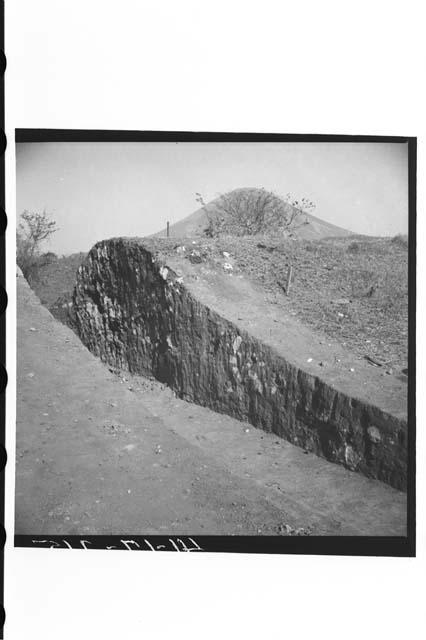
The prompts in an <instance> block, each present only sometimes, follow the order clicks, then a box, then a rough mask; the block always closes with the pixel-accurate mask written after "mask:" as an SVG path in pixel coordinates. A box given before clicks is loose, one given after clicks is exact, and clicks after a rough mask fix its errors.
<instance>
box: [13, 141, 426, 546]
mask: <svg viewBox="0 0 426 640" xmlns="http://www.w3.org/2000/svg"><path fill="white" fill-rule="evenodd" d="M15 142H16V143H24V142H26V143H28V142H186V143H188V142H216V143H217V142H251V143H256V142H280V143H285V142H293V143H294V142H311V143H312V142H326V143H378V144H380V143H394V144H405V143H407V144H408V216H409V225H408V226H409V235H408V242H409V248H408V251H409V254H408V305H409V327H408V445H407V446H408V469H407V477H408V486H407V536H406V537H369V536H368V537H367V536H365V537H364V536H359V537H358V536H356V537H354V536H321V537H320V536H300V537H292V536H174V535H173V536H143V534H139V533H137V532H130V533H127V534H123V535H120V536H85V537H84V538H83V537H80V536H65V537H64V536H56V535H54V536H49V535H48V534H46V535H43V536H38V535H37V536H30V535H15V537H14V544H15V546H16V547H33V548H46V547H48V548H69V549H77V548H78V549H111V550H117V549H123V550H146V551H178V552H190V551H196V552H200V551H205V552H226V553H262V554H305V555H312V554H313V555H359V556H400V557H413V556H415V543H416V540H415V526H416V517H415V504H416V502H415V501H416V486H415V473H416V460H415V442H416V409H415V397H416V167H417V139H416V138H414V137H404V136H363V135H357V136H352V135H326V134H274V133H224V132H220V133H219V132H217V133H214V132H182V131H181V132H176V131H112V130H111V131H105V130H59V129H16V131H15ZM2 396H4V394H2ZM3 423H4V420H3Z"/></svg>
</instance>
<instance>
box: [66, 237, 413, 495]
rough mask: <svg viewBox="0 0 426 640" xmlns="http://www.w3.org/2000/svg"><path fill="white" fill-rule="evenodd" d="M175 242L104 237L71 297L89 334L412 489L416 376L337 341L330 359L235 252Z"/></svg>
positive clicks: (230, 410)
mask: <svg viewBox="0 0 426 640" xmlns="http://www.w3.org/2000/svg"><path fill="white" fill-rule="evenodd" d="M162 248H164V249H165V251H164V252H163V255H162V253H161V251H162ZM170 248H171V244H170V242H168V243H167V242H166V243H165V242H162V241H160V240H158V239H156V240H147V239H144V240H138V239H133V240H130V239H113V240H108V241H103V242H100V243H98V244H97V245H95V247H94V248H93V249H92V250H91V252H90V253H89V255H88V257H87V259H86V261H85V262H84V264H83V265H82V266H80V267H79V269H78V274H77V283H76V286H75V290H74V295H73V298H72V319H73V324H74V328H75V331H76V332H77V334H78V335H79V337H80V338H81V340H82V342H83V344H85V345H86V346H87V347H88V348H89V350H90V351H91V352H92V353H94V354H95V355H97V356H99V357H100V358H101V359H102V360H103V361H104V362H107V363H108V364H109V365H110V366H112V367H115V368H117V369H127V370H128V371H130V372H131V373H132V374H142V375H147V374H148V375H152V376H154V377H155V378H157V380H159V381H160V382H163V383H166V384H167V385H168V386H170V387H171V388H172V389H173V390H174V391H175V392H176V394H177V395H178V397H180V398H182V399H185V400H189V401H191V402H194V403H196V404H198V405H201V406H204V407H208V408H210V409H213V410H214V411H217V412H220V413H223V414H228V415H229V416H231V417H233V418H237V419H239V420H246V421H248V422H250V423H251V424H253V425H254V426H256V427H259V428H261V429H263V430H264V431H267V432H270V433H274V434H276V435H278V436H280V437H282V438H285V439H286V440H288V441H289V442H291V443H293V444H296V445H298V446H300V447H303V448H304V449H305V450H306V451H309V452H313V453H315V454H317V455H319V456H321V457H324V458H326V459H327V460H330V461H332V462H337V463H340V464H343V465H344V466H345V467H347V468H348V469H351V470H356V471H359V472H361V473H362V474H364V475H366V476H368V477H371V478H377V479H379V480H382V481H384V482H386V483H388V484H390V485H392V486H393V487H395V488H397V489H401V490H404V489H405V488H406V477H407V470H406V467H407V422H406V383H404V382H401V381H399V380H398V379H396V378H393V377H390V376H388V377H386V376H383V375H382V374H381V372H378V371H376V370H375V369H374V368H372V367H369V365H368V364H367V363H363V362H361V361H359V362H357V363H356V365H355V366H349V364H348V363H349V359H350V358H349V355H348V354H347V353H346V352H345V351H344V350H343V351H342V350H341V348H339V347H338V346H336V345H335V346H334V347H333V349H332V352H333V354H334V359H335V360H336V362H337V363H338V364H336V362H327V358H329V356H330V349H329V348H327V347H326V346H324V345H323V344H322V341H319V340H318V338H316V337H315V336H314V335H313V334H312V333H310V332H309V330H307V329H306V328H304V327H301V326H299V325H298V323H297V321H296V320H295V319H291V318H290V317H286V316H285V315H283V314H282V313H280V312H279V311H278V310H277V309H276V308H274V307H273V306H272V305H270V304H269V303H268V301H267V300H266V299H265V297H264V296H263V297H262V293H261V292H260V291H259V290H258V289H256V287H255V286H253V284H252V283H251V282H250V281H249V280H248V279H247V278H246V277H245V276H244V275H243V274H238V270H237V269H234V267H233V265H232V264H230V263H229V262H228V258H227V257H226V259H225V261H223V264H221V265H219V266H218V265H216V266H215V267H214V268H213V266H212V265H211V264H209V263H208V261H206V260H204V259H203V256H202V255H200V252H198V251H196V250H195V249H192V255H193V256H194V260H188V259H186V258H187V257H188V256H189V255H191V254H190V253H189V251H188V249H185V247H183V251H182V246H181V245H179V244H177V245H176V241H174V246H173V251H174V253H171V252H170ZM194 252H195V253H194ZM183 253H185V256H183ZM199 257H200V258H201V259H200V260H199V259H198V258H199ZM195 258H196V259H195ZM227 265H228V266H227ZM330 346H331V345H330ZM336 354H337V355H338V356H339V357H337V356H336ZM309 356H311V357H309ZM324 365H326V366H324Z"/></svg>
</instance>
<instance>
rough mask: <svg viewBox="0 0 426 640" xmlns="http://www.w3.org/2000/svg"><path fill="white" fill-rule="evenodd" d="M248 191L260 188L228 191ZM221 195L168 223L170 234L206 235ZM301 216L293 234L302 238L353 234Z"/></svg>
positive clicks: (186, 236) (161, 235) (304, 214)
mask: <svg viewBox="0 0 426 640" xmlns="http://www.w3.org/2000/svg"><path fill="white" fill-rule="evenodd" d="M250 192H253V193H255V192H260V189H256V188H249V187H244V188H240V189H234V190H233V191H231V192H229V194H228V195H231V194H241V193H250ZM221 198H222V196H218V197H217V198H215V199H214V200H212V201H211V202H209V203H207V204H206V205H204V206H203V207H200V209H197V210H196V211H194V212H193V213H191V214H190V215H188V216H186V217H185V218H183V219H182V220H179V221H178V222H176V223H174V224H172V225H170V236H172V237H176V238H193V237H200V236H205V235H206V229H207V227H208V224H209V217H211V216H214V215H217V214H218V211H219V203H220V201H221ZM283 204H284V206H285V208H286V209H287V210H288V212H289V214H290V213H292V212H293V211H295V208H294V207H292V205H291V204H289V203H285V202H284V201H283ZM303 217H304V219H305V220H306V222H307V224H303V225H301V226H299V227H298V228H297V229H295V231H294V236H295V237H297V238H300V239H302V240H320V239H322V238H327V237H347V236H351V235H353V233H352V231H349V230H348V229H343V228H342V227H338V226H336V225H334V224H331V223H329V222H326V221H325V220H322V219H321V218H318V217H316V216H314V215H312V214H310V213H303ZM165 235H166V229H165V228H163V229H161V231H158V232H157V233H155V234H153V236H152V237H164V236H165Z"/></svg>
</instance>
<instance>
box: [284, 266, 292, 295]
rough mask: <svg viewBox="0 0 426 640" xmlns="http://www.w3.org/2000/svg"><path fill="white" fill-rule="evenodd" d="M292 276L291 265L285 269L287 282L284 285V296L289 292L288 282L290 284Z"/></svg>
mask: <svg viewBox="0 0 426 640" xmlns="http://www.w3.org/2000/svg"><path fill="white" fill-rule="evenodd" d="M292 276H293V267H291V266H290V267H289V268H288V271H287V284H286V286H285V294H286V296H288V294H289V292H290V284H291V278H292Z"/></svg>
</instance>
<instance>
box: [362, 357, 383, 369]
mask: <svg viewBox="0 0 426 640" xmlns="http://www.w3.org/2000/svg"><path fill="white" fill-rule="evenodd" d="M364 358H365V360H367V362H368V364H372V365H373V366H374V367H383V364H382V363H381V362H379V361H378V360H375V359H374V358H371V356H367V355H366V356H364Z"/></svg>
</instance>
